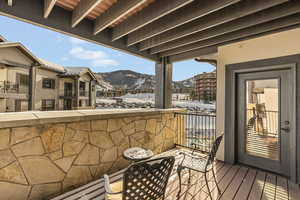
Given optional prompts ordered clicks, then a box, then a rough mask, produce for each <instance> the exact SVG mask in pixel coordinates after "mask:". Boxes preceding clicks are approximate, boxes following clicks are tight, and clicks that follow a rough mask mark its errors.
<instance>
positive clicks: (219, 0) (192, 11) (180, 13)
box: [127, 0, 240, 46]
mask: <svg viewBox="0 0 300 200" xmlns="http://www.w3.org/2000/svg"><path fill="white" fill-rule="evenodd" d="M239 1H240V0H215V1H211V0H201V1H194V2H193V3H191V4H189V5H187V6H185V7H183V8H181V9H179V10H176V11H174V12H172V13H170V14H169V15H167V16H165V17H163V18H161V19H158V20H156V21H154V22H152V23H151V24H149V25H147V26H145V27H143V28H141V29H139V30H137V31H134V32H132V33H130V34H129V35H128V42H127V45H128V46H130V45H134V44H136V43H138V42H141V41H143V40H146V39H148V38H150V37H153V36H155V35H158V34H160V33H163V32H165V31H168V30H170V29H173V28H176V27H178V26H180V25H183V24H185V23H188V22H190V21H193V20H195V19H198V18H200V17H203V16H205V15H208V14H210V13H212V12H215V11H217V10H220V9H222V8H225V7H227V6H229V5H232V4H235V3H237V2H239Z"/></svg>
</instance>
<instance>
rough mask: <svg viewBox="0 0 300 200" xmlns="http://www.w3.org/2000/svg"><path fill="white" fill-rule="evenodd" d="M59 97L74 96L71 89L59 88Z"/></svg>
mask: <svg viewBox="0 0 300 200" xmlns="http://www.w3.org/2000/svg"><path fill="white" fill-rule="evenodd" d="M59 94H60V98H74V97H75V92H74V91H73V90H60V91H59Z"/></svg>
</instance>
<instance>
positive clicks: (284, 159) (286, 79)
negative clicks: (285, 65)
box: [236, 69, 294, 175]
mask: <svg viewBox="0 0 300 200" xmlns="http://www.w3.org/2000/svg"><path fill="white" fill-rule="evenodd" d="M292 73H293V71H291V70H290V69H287V70H286V69H284V70H283V69H280V70H277V69H276V70H273V69H272V70H268V71H264V72H259V73H253V72H250V73H242V74H240V73H237V83H238V84H239V85H237V93H238V95H237V105H236V107H237V113H238V114H239V120H237V131H238V133H239V135H237V136H236V137H237V139H238V162H239V163H244V164H245V165H250V166H251V165H252V166H255V165H256V166H259V167H261V169H270V168H271V169H272V171H273V172H275V173H276V172H277V173H280V174H282V175H289V174H290V169H289V168H288V167H289V166H290V161H289V154H288V151H287V150H288V149H289V143H290V140H289V138H290V133H286V132H284V131H280V129H278V131H280V133H278V134H279V136H281V135H282V136H283V137H282V138H280V139H279V138H278V141H279V144H280V148H279V150H280V151H279V152H280V154H279V155H280V159H279V160H272V159H270V158H269V159H268V158H265V157H261V156H257V155H250V154H248V153H246V152H245V151H244V150H245V149H244V148H246V144H245V142H246V138H247V137H246V136H245V135H246V133H245V132H244V131H245V126H246V123H245V122H246V121H245V120H246V118H247V117H246V113H247V111H246V112H245V106H246V105H247V103H246V98H247V97H246V82H247V81H248V80H277V84H278V85H277V86H278V96H277V97H278V111H279V112H278V121H277V122H278V124H277V125H278V126H277V128H279V127H280V126H281V123H280V122H283V119H284V118H285V117H288V120H290V119H292V118H294V116H293V114H292V113H293V106H292V104H293V103H292V102H290V101H292V99H291V98H290V97H291V96H292V95H293V94H291V93H292V92H291V91H290V90H289V87H290V84H291V83H292V81H291V79H290V75H291V74H292ZM240 84H243V85H240ZM282 84H284V85H283V87H281V86H282ZM240 92H242V93H240ZM282 98H287V99H286V100H287V101H282V100H283V99H282ZM241 105H243V106H241ZM283 108H284V109H283ZM282 109H283V110H282ZM285 136H287V137H285ZM281 145H283V146H281Z"/></svg>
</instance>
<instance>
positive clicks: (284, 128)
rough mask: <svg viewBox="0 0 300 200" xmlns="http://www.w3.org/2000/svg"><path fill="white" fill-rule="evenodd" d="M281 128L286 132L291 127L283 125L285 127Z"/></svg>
mask: <svg viewBox="0 0 300 200" xmlns="http://www.w3.org/2000/svg"><path fill="white" fill-rule="evenodd" d="M280 130H283V131H285V132H290V127H283V128H280Z"/></svg>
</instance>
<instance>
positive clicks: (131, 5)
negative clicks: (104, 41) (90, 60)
mask: <svg viewBox="0 0 300 200" xmlns="http://www.w3.org/2000/svg"><path fill="white" fill-rule="evenodd" d="M145 2H146V0H126V1H118V2H117V3H116V4H114V5H113V6H112V7H111V8H109V9H108V10H107V11H106V12H105V13H103V14H102V15H100V16H99V17H98V18H97V19H96V22H95V29H94V34H97V33H99V32H100V31H102V30H104V29H105V28H107V27H108V26H110V25H112V24H113V23H115V22H116V21H118V20H119V19H121V18H122V17H124V16H125V15H127V14H128V13H130V12H131V11H132V10H134V9H136V8H137V7H139V6H140V5H141V4H143V3H145Z"/></svg>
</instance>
